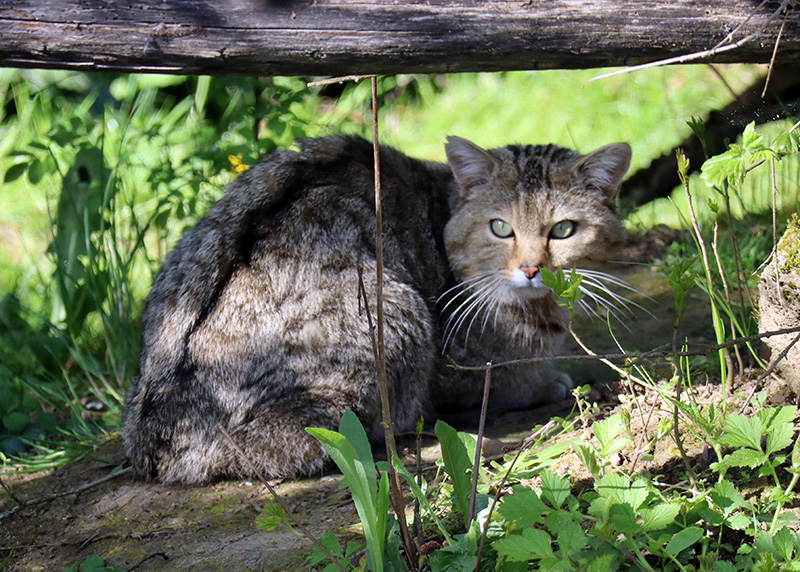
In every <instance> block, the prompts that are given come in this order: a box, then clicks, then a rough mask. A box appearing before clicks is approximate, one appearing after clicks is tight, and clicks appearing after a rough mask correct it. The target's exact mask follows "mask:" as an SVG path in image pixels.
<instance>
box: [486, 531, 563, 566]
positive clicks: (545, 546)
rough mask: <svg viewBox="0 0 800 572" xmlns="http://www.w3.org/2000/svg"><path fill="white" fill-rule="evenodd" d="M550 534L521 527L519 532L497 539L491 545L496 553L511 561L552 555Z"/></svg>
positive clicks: (524, 560) (522, 560)
mask: <svg viewBox="0 0 800 572" xmlns="http://www.w3.org/2000/svg"><path fill="white" fill-rule="evenodd" d="M551 542H552V539H551V538H550V535H549V534H547V533H546V532H545V531H543V530H538V529H535V528H523V529H522V531H521V532H520V533H515V534H511V535H509V536H508V537H507V538H504V539H502V540H498V541H497V542H495V543H494V544H492V546H493V547H494V549H495V550H497V553H498V554H499V555H500V556H502V557H504V558H506V559H508V560H511V561H512V562H526V561H528V560H533V559H541V558H545V557H552V556H553V548H552V546H551Z"/></svg>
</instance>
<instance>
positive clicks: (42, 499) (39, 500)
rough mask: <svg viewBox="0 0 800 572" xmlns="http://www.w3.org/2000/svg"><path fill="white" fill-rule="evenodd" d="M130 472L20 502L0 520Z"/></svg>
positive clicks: (122, 472) (128, 468)
mask: <svg viewBox="0 0 800 572" xmlns="http://www.w3.org/2000/svg"><path fill="white" fill-rule="evenodd" d="M131 470H132V469H131V467H126V468H124V469H122V470H121V471H117V472H115V473H110V474H108V475H106V476H105V477H101V478H99V479H97V480H94V481H92V482H91V483H86V484H85V485H81V486H80V487H78V488H77V489H73V490H71V491H61V492H58V493H52V494H49V495H47V496H43V497H39V498H35V499H30V500H24V501H21V502H20V504H18V505H17V506H15V507H13V508H10V509H8V510H7V511H6V512H4V513H3V514H0V520H5V519H6V518H8V517H10V516H12V515H14V514H16V513H18V512H19V511H20V510H22V509H23V508H28V507H29V506H35V505H37V504H43V503H46V502H50V501H54V500H56V499H60V498H61V497H67V496H70V495H77V494H80V493H82V492H84V491H87V490H89V489H91V488H92V487H96V486H97V485H101V484H103V483H105V482H106V481H110V480H113V479H116V478H117V477H120V476H122V475H125V474H127V473H129V472H130V471H131Z"/></svg>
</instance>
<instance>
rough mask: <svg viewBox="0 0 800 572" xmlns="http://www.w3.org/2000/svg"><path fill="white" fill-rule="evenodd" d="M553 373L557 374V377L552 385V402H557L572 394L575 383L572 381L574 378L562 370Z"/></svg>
mask: <svg viewBox="0 0 800 572" xmlns="http://www.w3.org/2000/svg"><path fill="white" fill-rule="evenodd" d="M553 374H554V375H555V378H554V379H553V381H552V386H551V387H552V400H553V401H552V402H553V403H557V402H559V401H564V400H565V399H567V398H568V397H569V396H570V394H571V393H572V389H573V388H574V387H575V384H574V383H573V382H572V378H571V377H570V376H568V375H567V374H566V373H564V372H562V371H555V372H553Z"/></svg>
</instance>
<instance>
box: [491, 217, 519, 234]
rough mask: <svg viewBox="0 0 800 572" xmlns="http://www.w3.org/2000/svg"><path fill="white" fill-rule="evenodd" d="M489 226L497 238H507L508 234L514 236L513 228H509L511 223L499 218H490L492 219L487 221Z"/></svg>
mask: <svg viewBox="0 0 800 572" xmlns="http://www.w3.org/2000/svg"><path fill="white" fill-rule="evenodd" d="M489 228H491V229H492V234H494V235H495V236H496V237H498V238H508V237H510V236H514V229H513V228H511V225H510V224H508V223H507V222H506V221H504V220H500V219H499V218H495V219H492V221H491V222H490V223H489Z"/></svg>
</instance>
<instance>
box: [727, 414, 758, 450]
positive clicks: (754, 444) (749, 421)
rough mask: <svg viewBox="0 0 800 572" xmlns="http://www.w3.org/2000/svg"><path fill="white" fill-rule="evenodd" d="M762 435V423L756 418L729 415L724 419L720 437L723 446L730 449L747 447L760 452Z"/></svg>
mask: <svg viewBox="0 0 800 572" xmlns="http://www.w3.org/2000/svg"><path fill="white" fill-rule="evenodd" d="M763 434H764V423H763V422H762V421H761V419H759V418H758V417H752V418H751V417H747V416H746V415H741V414H738V413H737V414H731V415H728V416H727V417H726V418H725V428H724V432H723V434H722V437H721V439H720V440H721V441H722V444H723V445H730V446H731V447H748V448H750V449H755V450H756V451H761V436H762V435H763Z"/></svg>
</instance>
